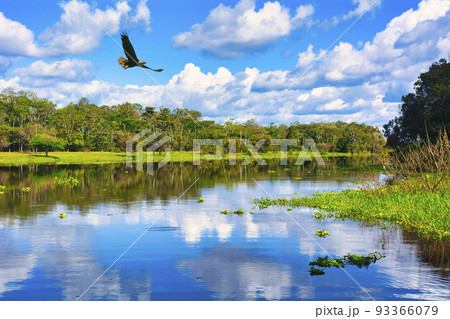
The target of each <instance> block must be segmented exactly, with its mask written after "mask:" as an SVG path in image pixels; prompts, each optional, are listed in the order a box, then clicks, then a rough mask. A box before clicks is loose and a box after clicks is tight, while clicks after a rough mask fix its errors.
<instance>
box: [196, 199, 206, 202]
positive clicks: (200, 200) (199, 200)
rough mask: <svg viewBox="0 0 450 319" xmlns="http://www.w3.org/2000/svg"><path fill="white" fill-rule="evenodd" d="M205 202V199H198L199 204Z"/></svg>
mask: <svg viewBox="0 0 450 319" xmlns="http://www.w3.org/2000/svg"><path fill="white" fill-rule="evenodd" d="M204 201H205V199H204V198H198V199H197V203H203V202H204Z"/></svg>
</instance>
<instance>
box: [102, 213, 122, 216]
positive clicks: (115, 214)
mask: <svg viewBox="0 0 450 319" xmlns="http://www.w3.org/2000/svg"><path fill="white" fill-rule="evenodd" d="M123 214H125V212H120V213H115V214H112V213H110V214H106V215H107V216H112V215H123Z"/></svg>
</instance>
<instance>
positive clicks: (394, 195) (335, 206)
mask: <svg viewBox="0 0 450 319" xmlns="http://www.w3.org/2000/svg"><path fill="white" fill-rule="evenodd" d="M253 202H254V203H255V205H256V206H258V207H259V208H260V209H263V208H266V207H269V206H271V205H278V206H290V207H299V206H307V207H312V208H317V209H319V211H317V212H315V213H314V217H315V218H316V219H325V218H335V219H352V220H356V221H364V222H367V223H369V224H372V225H378V226H380V227H381V228H387V227H389V226H390V225H391V224H396V225H401V226H402V227H403V229H405V230H407V231H414V232H416V233H418V234H419V235H420V236H422V237H426V238H435V239H444V240H450V181H449V180H446V181H445V183H444V184H443V185H442V187H441V188H440V189H439V190H438V191H436V192H434V193H430V192H425V191H416V192H414V193H411V192H410V191H408V190H405V189H404V188H401V187H399V186H397V185H394V186H387V185H386V186H382V187H380V188H377V189H370V190H345V191H342V192H338V193H336V192H328V193H316V194H313V196H311V197H308V196H306V197H296V198H291V199H286V198H279V199H270V198H261V199H254V200H253Z"/></svg>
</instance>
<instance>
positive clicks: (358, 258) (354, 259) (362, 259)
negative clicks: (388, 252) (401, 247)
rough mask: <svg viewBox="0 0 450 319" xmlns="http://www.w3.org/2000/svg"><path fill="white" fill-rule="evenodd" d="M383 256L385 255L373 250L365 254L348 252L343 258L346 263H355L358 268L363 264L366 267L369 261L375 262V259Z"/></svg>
mask: <svg viewBox="0 0 450 319" xmlns="http://www.w3.org/2000/svg"><path fill="white" fill-rule="evenodd" d="M384 257H386V256H384V255H382V254H380V253H379V252H373V253H370V254H368V255H366V256H364V255H358V254H350V253H348V254H347V255H345V256H344V257H343V258H344V259H345V260H346V261H347V263H349V264H351V265H356V266H358V268H362V267H363V266H364V267H366V268H368V267H369V265H370V264H371V263H376V261H377V260H380V259H381V258H384Z"/></svg>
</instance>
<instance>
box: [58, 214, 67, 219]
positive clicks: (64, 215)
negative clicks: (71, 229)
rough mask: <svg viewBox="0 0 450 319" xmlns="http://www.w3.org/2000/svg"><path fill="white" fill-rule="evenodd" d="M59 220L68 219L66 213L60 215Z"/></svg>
mask: <svg viewBox="0 0 450 319" xmlns="http://www.w3.org/2000/svg"><path fill="white" fill-rule="evenodd" d="M58 217H59V218H66V213H61V214H59V215H58Z"/></svg>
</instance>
